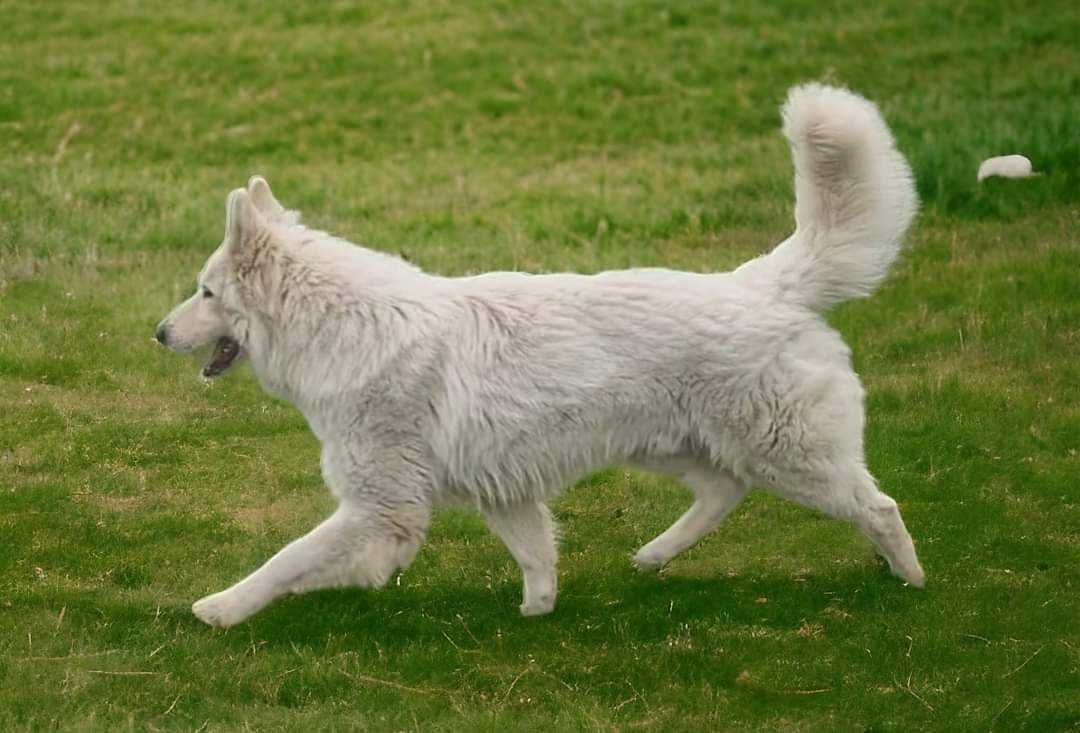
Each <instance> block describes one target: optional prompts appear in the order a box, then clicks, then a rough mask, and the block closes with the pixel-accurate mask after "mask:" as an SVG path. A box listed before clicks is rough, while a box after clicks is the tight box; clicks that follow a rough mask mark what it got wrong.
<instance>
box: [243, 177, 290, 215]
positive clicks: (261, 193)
mask: <svg viewBox="0 0 1080 733" xmlns="http://www.w3.org/2000/svg"><path fill="white" fill-rule="evenodd" d="M247 191H248V196H250V197H251V201H252V203H253V204H255V208H256V209H258V210H259V211H261V212H262V213H263V215H264V216H266V217H267V218H268V219H277V218H278V217H280V216H281V215H282V214H284V213H285V207H284V206H282V205H281V204H279V203H278V200H277V199H276V198H274V192H273V191H271V190H270V184H269V183H267V182H266V179H265V178H263V177H262V176H252V177H251V179H250V180H249V181H248V185H247Z"/></svg>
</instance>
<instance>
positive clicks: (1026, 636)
mask: <svg viewBox="0 0 1080 733" xmlns="http://www.w3.org/2000/svg"><path fill="white" fill-rule="evenodd" d="M317 5H318V7H317V8H316V4H314V3H313V4H305V3H299V2H275V3H269V2H267V3H251V2H234V3H229V4H227V5H226V4H220V3H210V2H205V1H203V0H200V1H199V2H189V3H166V2H158V1H157V0H154V1H152V2H134V1H133V0H129V1H126V2H108V3H104V2H91V1H90V0H83V1H82V2H37V3H31V2H10V1H4V2H0V11H2V13H3V17H4V18H5V28H4V33H5V41H4V43H3V44H2V45H0V149H2V151H3V152H2V155H3V158H2V160H3V164H2V165H0V410H2V413H3V416H2V417H0V729H2V730H5V731H9V730H47V729H52V728H62V729H77V730H99V729H100V730H106V729H108V730H114V729H139V730H142V729H146V730H192V729H199V730H210V731H213V730H230V729H237V728H244V729H253V730H304V731H308V730H316V729H324V730H352V729H359V730H447V731H450V730H452V731H458V730H474V729H478V730H504V729H516V730H544V731H548V730H576V729H588V730H614V729H617V730H631V729H638V728H641V729H666V730H694V731H699V730H715V729H721V730H723V729H774V730H829V731H833V730H845V731H846V730H851V731H871V730H872V731H893V730H895V731H908V730H920V729H921V730H950V731H955V730H977V731H986V730H998V731H1015V730H1033V731H1056V730H1077V729H1080V453H1078V451H1080V439H1078V436H1080V358H1078V357H1080V287H1078V285H1080V244H1078V236H1077V232H1078V231H1080V52H1078V47H1077V45H1076V39H1077V38H1080V5H1077V4H1076V3H1073V2H1065V1H1062V2H1038V1H1036V2H1031V1H1027V2H1013V1H1011V0H1006V1H1005V2H1001V3H989V2H987V3H960V4H958V3H950V2H937V3H931V2H926V3H918V2H907V1H903V2H902V1H900V0H888V1H887V2H877V3H866V2H856V1H855V0H849V1H846V2H839V3H831V4H830V7H821V6H820V5H821V4H819V3H811V2H804V1H803V0H789V1H788V2H784V3H769V4H766V3H760V4H759V3H750V2H746V3H732V2H718V3H708V4H705V3H693V2H683V1H681V0H677V1H676V2H647V3H616V2H585V3H551V4H548V3H529V2H497V3H492V4H487V3H479V2H476V3H447V2H430V3H419V2H414V3H388V4H386V6H384V5H382V4H376V3H370V4H367V5H366V6H364V7H361V8H354V7H353V6H352V4H350V3H344V2H335V3H319V4H317ZM808 79H824V80H829V81H833V82H838V83H843V84H846V85H849V86H851V87H852V88H854V89H856V90H858V91H860V92H862V93H863V94H866V95H867V96H869V97H870V98H872V99H874V100H876V101H877V102H879V104H880V105H881V107H882V110H883V112H884V113H885V115H886V117H887V118H888V120H889V122H890V124H891V125H892V126H893V129H894V131H895V133H896V135H897V139H898V142H899V146H900V148H901V149H902V150H903V151H904V152H905V154H906V155H907V156H908V157H909V159H910V160H911V162H912V164H913V166H914V168H915V170H916V174H917V177H918V183H919V189H920V193H921V195H922V198H923V202H924V207H923V213H922V215H921V217H920V219H919V222H918V224H917V226H916V228H915V231H914V232H913V234H912V236H911V238H910V245H911V246H910V250H909V251H908V253H907V254H906V256H905V258H904V260H903V261H902V262H901V264H900V265H899V266H898V267H897V269H896V271H895V273H894V275H893V277H892V278H891V279H890V281H889V283H888V284H887V285H886V287H885V288H884V289H883V290H882V291H881V292H880V293H879V294H877V295H876V296H875V297H874V298H872V299H870V300H866V301H860V302H857V303H850V304H847V305H845V306H843V307H842V308H840V309H839V310H838V311H836V312H835V313H834V314H833V316H832V318H831V320H832V322H833V323H834V324H835V325H836V327H837V328H839V329H840V330H841V331H842V332H843V333H844V335H845V337H846V338H847V340H848V342H849V343H850V344H851V345H852V347H853V349H854V352H855V360H856V366H857V368H858V370H859V371H860V373H861V374H862V376H863V378H864V380H865V383H866V385H867V388H868V393H869V400H868V415H869V418H868V434H867V442H868V452H869V461H870V465H871V468H872V470H873V471H874V472H875V474H876V475H877V476H878V477H879V478H880V480H881V483H882V485H883V488H884V489H885V490H886V491H888V492H889V493H890V494H892V495H893V496H894V497H895V498H896V499H897V500H898V501H899V502H900V504H901V508H902V510H903V513H904V517H905V520H906V522H907V524H908V527H909V529H910V530H911V533H912V535H913V536H914V537H915V538H916V542H917V544H918V549H919V552H920V555H921V559H922V561H923V565H924V567H925V568H926V570H927V573H928V579H929V584H928V587H927V588H926V590H924V591H921V592H920V591H916V590H914V589H911V588H906V587H904V586H903V585H902V584H901V583H899V582H898V581H896V580H895V579H894V578H892V577H891V576H889V575H888V573H887V572H886V571H885V569H884V568H883V567H882V566H881V565H880V564H879V563H878V562H877V561H876V560H875V559H874V557H873V552H872V550H871V548H870V546H869V545H868V543H866V542H865V541H864V540H862V539H861V538H860V537H859V536H858V535H857V533H856V532H855V531H854V530H853V529H852V528H850V527H849V526H847V525H845V524H842V523H839V522H836V521H833V520H828V519H825V518H822V517H820V516H818V515H815V514H813V513H811V512H809V511H806V510H803V509H800V508H798V507H796V506H794V505H791V504H786V503H782V502H780V501H777V500H774V499H772V498H770V497H767V496H764V495H754V496H753V497H751V499H750V500H749V501H747V502H746V503H745V504H744V505H743V506H742V507H741V508H740V510H739V511H738V512H737V513H736V514H735V515H734V516H733V517H732V518H731V519H729V520H728V521H727V522H726V523H725V524H724V525H723V526H722V527H721V529H720V530H718V531H717V532H716V533H715V534H713V535H712V536H711V537H709V538H708V539H707V540H706V541H704V542H703V543H702V544H700V545H699V546H698V547H696V548H695V549H693V550H691V551H689V552H687V553H686V554H684V555H683V556H681V557H680V558H678V559H677V560H675V561H674V562H673V563H672V564H671V565H670V566H669V567H668V568H667V569H666V570H665V571H664V573H663V574H661V575H660V576H658V577H656V576H641V575H638V574H637V573H635V572H634V570H633V569H632V568H631V565H630V562H629V555H630V553H631V552H632V551H634V550H635V549H636V548H637V547H638V546H640V545H641V544H642V543H643V542H645V541H647V540H648V539H650V538H652V537H653V536H654V535H655V534H657V533H658V532H659V531H661V530H662V529H664V528H665V527H666V526H667V525H668V524H669V523H670V522H671V521H672V520H673V519H674V518H675V517H676V516H678V514H679V513H681V511H682V510H683V509H684V508H685V506H686V505H687V503H688V493H687V492H686V491H685V490H684V489H682V488H680V487H679V486H677V485H675V484H673V483H671V482H669V481H667V480H665V479H660V478H656V477H653V476H650V475H647V474H642V473H634V472H632V473H628V472H626V471H623V470H621V469H612V470H610V471H607V472H604V473H601V474H598V475H596V476H593V477H591V478H589V479H588V480H586V481H584V482H583V483H582V484H581V485H579V486H576V487H574V488H572V489H571V490H569V491H568V492H567V494H566V496H565V497H564V498H563V499H562V500H561V501H560V502H558V503H557V504H556V506H555V509H556V513H557V516H558V518H559V520H560V522H561V524H562V526H563V527H564V530H565V541H564V544H563V555H562V561H561V565H560V579H561V583H562V593H561V597H560V601H559V605H558V608H557V609H556V611H555V613H554V614H552V615H550V616H548V617H544V618H540V619H523V618H520V617H519V616H518V612H517V604H518V602H519V593H520V580H519V573H518V570H517V568H516V566H515V564H514V563H513V561H512V560H511V559H510V557H509V555H508V554H507V553H506V551H505V550H504V549H503V548H502V546H501V545H500V544H499V543H498V541H497V540H496V539H494V538H493V537H492V536H490V535H489V534H488V532H487V530H486V529H485V528H484V526H483V524H482V522H481V520H480V519H479V518H477V517H475V516H473V515H469V514H464V513H458V512H446V513H443V514H441V515H440V516H439V518H438V519H437V521H436V522H435V524H434V525H433V528H432V530H431V532H430V536H429V541H428V543H427V545H426V546H425V548H424V549H423V550H422V551H421V552H420V554H419V556H418V557H417V560H416V562H415V564H414V565H413V567H412V568H411V569H409V571H408V572H406V573H405V574H404V575H402V576H401V577H400V579H398V580H397V581H395V582H393V583H391V586H390V587H388V588H385V589H383V590H380V591H377V592H365V591H360V590H354V591H336V592H321V593H317V594H312V595H308V596H304V597H296V598H291V599H288V600H287V601H284V602H281V603H279V604H277V605H275V606H273V607H272V608H270V609H269V610H267V611H266V612H264V613H262V614H260V615H258V616H256V617H255V618H254V619H252V620H251V621H250V622H249V623H246V624H244V625H242V626H239V627H237V628H234V629H232V630H229V631H228V632H220V631H214V630H212V629H210V628H207V627H205V626H203V625H202V624H200V623H199V622H198V621H197V620H196V619H195V618H194V617H193V616H192V615H191V613H190V611H189V606H190V603H191V602H192V601H193V600H194V599H197V598H199V597H201V596H203V595H204V594H206V593H208V592H211V591H215V590H219V589H221V588H223V587H225V586H226V585H227V584H229V583H231V582H233V581H235V580H236V579H238V578H240V577H241V576H242V575H243V574H245V573H246V572H248V571H249V570H251V569H252V568H254V567H255V566H256V565H257V564H258V563H260V562H261V561H262V560H264V559H266V558H267V557H268V556H269V555H270V554H271V553H272V552H274V551H275V550H276V549H278V548H279V547H280V546H281V545H282V544H283V543H284V542H286V541H288V540H290V539H292V538H294V537H295V536H297V535H298V534H300V533H302V532H303V531H306V530H307V529H308V528H310V527H311V526H312V525H313V524H314V523H315V522H316V521H318V520H319V519H320V518H321V517H323V516H324V515H325V514H326V513H327V512H328V510H329V508H330V506H331V504H330V499H329V497H328V496H327V494H326V492H325V491H324V489H323V487H322V483H321V480H320V477H319V471H318V446H317V444H316V442H315V440H314V438H313V437H312V436H311V435H310V434H309V432H308V430H307V428H306V425H305V424H304V422H303V420H302V418H301V417H300V415H299V414H298V413H297V412H296V411H295V410H294V409H292V408H291V407H290V406H288V405H285V404H281V403H278V402H275V401H274V400H272V399H271V398H269V397H267V396H265V395H264V394H263V393H262V392H261V390H260V389H259V388H258V386H257V385H256V384H255V382H254V380H253V378H252V376H251V374H250V372H249V371H248V370H246V369H241V370H238V372H237V373H235V374H231V375H229V376H228V377H227V378H225V379H223V380H222V381H220V382H217V383H215V384H213V385H209V386H207V385H204V384H203V383H202V382H201V380H200V379H199V378H198V375H197V372H198V364H197V363H196V362H195V361H194V360H192V359H185V358H181V357H177V356H175V355H172V354H169V353H167V352H165V350H163V349H161V348H160V347H157V346H156V344H154V343H152V341H151V335H152V331H153V327H154V325H155V323H156V322H157V321H158V319H159V318H160V317H161V316H162V315H163V314H164V313H165V312H166V311H167V310H168V309H169V308H170V307H171V306H172V305H173V304H174V303H175V302H177V301H178V300H179V299H180V298H181V297H186V295H187V294H188V292H189V291H190V289H191V288H192V286H193V282H194V276H195V274H196V272H197V271H198V268H199V266H200V265H201V263H202V261H203V259H204V258H205V257H206V256H207V255H208V254H209V252H210V251H211V250H212V248H213V247H214V246H216V244H217V242H218V241H219V240H220V236H221V231H222V225H223V202H224V197H225V194H226V193H227V192H228V191H229V189H231V188H233V187H236V186H238V185H242V184H243V183H244V182H245V181H246V180H247V178H248V176H249V175H250V174H252V173H255V172H259V173H262V174H264V175H266V176H267V178H268V179H269V180H270V182H271V183H272V184H273V185H274V188H275V192H276V193H277V194H278V196H279V197H280V198H281V199H282V200H283V202H284V203H285V204H286V205H289V206H291V207H295V208H299V209H301V210H302V211H304V213H305V216H306V219H307V220H308V221H309V222H311V223H313V224H315V225H318V226H319V227H321V228H326V229H330V230H332V231H335V232H338V233H340V234H342V235H344V236H347V237H349V238H350V239H353V240H355V241H363V242H365V243H367V244H369V245H371V246H374V247H377V248H383V249H387V250H392V251H400V252H403V253H406V254H407V255H408V257H410V258H411V259H412V260H413V261H414V262H416V263H418V264H420V265H421V266H423V267H425V268H426V269H430V270H434V271H438V272H442V273H446V274H459V273H466V272H474V271H481V270H489V269H505V268H513V269H524V270H531V271H555V270H570V269H572V270H581V271H596V270H600V269H606V268H617V267H625V266H654V265H662V266H668V267H674V268H682V269H690V270H699V271H708V270H722V269H727V268H730V267H732V266H734V265H736V264H738V263H740V262H741V261H742V260H744V259H746V258H748V257H750V256H752V255H754V254H757V253H759V252H761V251H763V250H764V249H765V248H767V247H769V246H770V245H772V244H773V243H775V242H777V241H778V240H779V239H780V238H782V237H783V236H785V235H786V234H787V233H788V232H789V230H790V229H791V226H792V222H791V210H792V191H791V165H790V161H789V159H788V152H787V150H786V147H785V144H784V142H783V140H782V138H781V136H780V134H779V118H778V113H777V108H778V105H779V103H780V101H781V100H782V99H783V96H784V93H785V91H786V89H787V87H789V86H790V85H792V84H794V83H796V82H799V81H805V80H808ZM1012 152H1023V153H1026V154H1027V155H1029V156H1030V157H1031V158H1032V160H1033V161H1034V164H1035V166H1036V168H1037V169H1038V170H1040V171H1043V173H1044V175H1042V176H1041V177H1038V178H1035V179H1030V180H1025V181H1002V180H991V181H987V182H986V183H984V184H983V185H977V184H976V183H975V171H976V168H977V167H978V164H979V161H981V160H982V159H983V158H985V157H988V156H989V155H994V154H1003V153H1012Z"/></svg>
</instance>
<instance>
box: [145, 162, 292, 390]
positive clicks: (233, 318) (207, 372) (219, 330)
mask: <svg viewBox="0 0 1080 733" xmlns="http://www.w3.org/2000/svg"><path fill="white" fill-rule="evenodd" d="M297 219H298V217H297V215H296V214H295V213H294V212H290V211H286V210H285V208H284V207H283V206H282V205H281V204H279V203H278V202H277V199H275V198H274V195H273V193H272V192H271V191H270V186H269V184H267V182H266V181H265V180H264V179H263V178H260V177H259V176H255V177H253V178H252V179H251V180H250V181H249V182H248V187H247V188H246V189H244V188H238V189H236V190H235V191H233V192H232V193H230V194H229V196H228V198H227V199H226V202H225V238H224V240H223V241H222V243H221V246H219V247H218V248H217V250H216V251H215V252H214V254H212V255H211V256H210V259H208V260H207V261H206V264H205V265H204V266H203V269H202V272H200V273H199V279H198V281H197V283H196V289H195V294H194V295H192V296H191V297H190V298H188V299H187V300H185V301H184V302H183V303H181V304H180V305H178V306H176V307H175V308H173V309H172V311H171V312H170V313H169V315H167V316H165V318H164V319H163V320H162V321H161V323H159V324H158V327H157V331H156V333H155V338H156V339H157V340H158V341H159V342H160V343H161V344H162V345H163V346H166V347H168V348H169V349H172V350H173V351H176V352H181V353H186V352H189V351H194V350H196V349H199V348H202V347H203V346H207V345H209V344H211V343H213V344H214V350H213V353H212V355H211V356H210V360H209V361H208V362H207V363H206V365H205V366H204V367H203V369H202V375H203V376H204V377H206V378H213V377H216V376H218V375H220V374H222V373H223V372H225V371H226V370H227V369H228V368H229V367H231V366H232V365H233V364H234V363H236V361H237V360H239V359H240V358H241V357H242V356H243V355H244V353H245V347H246V345H247V340H248V319H249V314H250V311H251V306H252V301H253V299H254V298H256V297H259V296H261V295H262V293H263V291H264V290H265V289H266V287H267V286H268V285H269V282H268V280H267V278H268V277H269V275H268V273H272V272H273V271H274V270H275V269H276V268H274V266H273V265H274V263H273V259H274V257H275V254H276V253H275V251H274V249H275V243H274V231H273V227H272V226H271V225H273V224H293V223H296V221H297Z"/></svg>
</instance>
